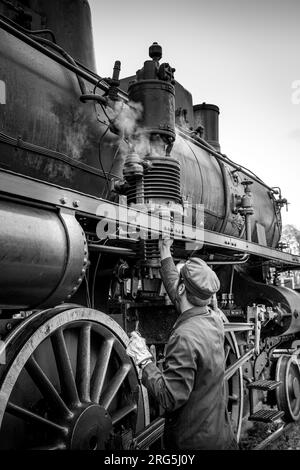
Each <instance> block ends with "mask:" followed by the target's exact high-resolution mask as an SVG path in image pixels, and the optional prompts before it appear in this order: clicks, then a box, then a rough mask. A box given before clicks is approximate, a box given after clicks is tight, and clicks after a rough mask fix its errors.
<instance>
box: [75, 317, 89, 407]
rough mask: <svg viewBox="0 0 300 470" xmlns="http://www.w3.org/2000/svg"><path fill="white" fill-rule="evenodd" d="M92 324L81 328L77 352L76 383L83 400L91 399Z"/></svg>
mask: <svg viewBox="0 0 300 470" xmlns="http://www.w3.org/2000/svg"><path fill="white" fill-rule="evenodd" d="M90 360H91V326H90V325H87V326H84V327H82V328H81V329H80V333H79V340H78V353H77V370H76V384H77V387H78V393H79V397H80V400H81V401H85V402H88V401H90V376H91V366H90Z"/></svg>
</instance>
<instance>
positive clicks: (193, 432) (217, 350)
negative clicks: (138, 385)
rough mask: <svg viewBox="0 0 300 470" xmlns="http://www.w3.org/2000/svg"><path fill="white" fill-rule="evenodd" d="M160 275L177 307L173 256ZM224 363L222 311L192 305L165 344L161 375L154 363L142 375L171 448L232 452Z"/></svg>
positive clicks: (231, 433) (163, 263)
mask: <svg viewBox="0 0 300 470" xmlns="http://www.w3.org/2000/svg"><path fill="white" fill-rule="evenodd" d="M161 276H162V279H163V282H164V285H165V288H166V291H167V292H168V295H169V297H170V299H171V300H172V302H173V303H175V294H176V286H177V282H178V278H179V276H178V272H177V269H176V267H175V265H174V262H173V260H172V258H167V259H165V260H163V261H162V269H161ZM224 365H225V357H224V327H223V322H222V320H221V318H220V316H219V315H218V313H217V312H214V311H212V310H211V309H210V308H208V307H193V308H191V309H190V310H187V311H185V312H184V313H182V314H181V315H179V317H178V319H177V321H176V323H175V325H174V327H173V330H172V332H171V335H170V338H169V341H168V344H167V345H166V349H165V360H164V363H163V367H162V371H161V370H160V369H159V368H158V367H156V365H155V364H153V363H152V364H148V365H147V366H146V367H145V368H144V370H143V374H142V382H143V384H144V385H145V386H146V387H147V389H148V391H149V392H150V393H151V394H152V395H154V397H155V398H156V399H157V400H158V402H159V403H160V404H161V406H162V407H163V408H164V409H165V411H166V414H165V417H166V422H165V435H164V439H165V448H166V449H194V450H198V449H199V450H201V449H228V448H232V445H233V442H234V436H233V432H232V430H231V426H230V424H229V420H228V415H227V412H226V407H225V400H224V387H223V380H224ZM233 447H235V446H234V445H233Z"/></svg>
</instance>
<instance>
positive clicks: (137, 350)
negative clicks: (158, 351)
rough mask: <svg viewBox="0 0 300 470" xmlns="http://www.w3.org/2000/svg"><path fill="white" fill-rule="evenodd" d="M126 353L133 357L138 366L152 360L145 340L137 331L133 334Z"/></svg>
mask: <svg viewBox="0 0 300 470" xmlns="http://www.w3.org/2000/svg"><path fill="white" fill-rule="evenodd" d="M126 352H127V354H128V356H130V357H132V359H133V360H134V362H135V364H136V365H137V366H139V365H141V364H142V363H144V362H146V361H147V360H149V359H152V354H151V352H150V351H149V349H148V348H147V346H146V341H145V339H144V338H142V337H141V336H140V335H139V333H137V332H136V331H133V332H132V333H131V336H130V340H129V343H128V346H127V348H126Z"/></svg>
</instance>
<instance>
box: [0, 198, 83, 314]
mask: <svg viewBox="0 0 300 470" xmlns="http://www.w3.org/2000/svg"><path fill="white" fill-rule="evenodd" d="M0 226H1V231H0V246H1V255H0V259H1V272H0V307H1V308H2V309H33V308H37V307H43V308H44V307H48V306H53V305H56V304H58V303H60V302H62V301H64V300H66V299H68V298H70V297H71V295H72V294H74V293H75V291H76V290H77V288H78V287H79V285H80V283H81V281H82V278H83V275H84V273H85V269H86V265H87V245H86V240H85V236H84V233H83V231H82V229H81V227H80V225H79V223H78V222H77V221H76V219H75V218H74V216H73V215H72V214H71V213H68V212H64V213H63V212H62V213H61V214H57V213H56V212H51V211H48V210H43V209H40V208H35V207H31V206H27V205H24V204H19V203H15V202H11V201H4V200H1V201H0Z"/></svg>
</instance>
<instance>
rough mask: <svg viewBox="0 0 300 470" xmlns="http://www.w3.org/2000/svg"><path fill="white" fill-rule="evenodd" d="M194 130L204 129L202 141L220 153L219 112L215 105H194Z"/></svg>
mask: <svg viewBox="0 0 300 470" xmlns="http://www.w3.org/2000/svg"><path fill="white" fill-rule="evenodd" d="M193 110H194V122H195V129H196V128H197V127H200V126H202V127H203V128H204V134H203V137H204V139H205V140H206V141H207V142H208V143H209V144H210V145H211V146H212V147H214V148H215V149H216V150H217V152H220V151H221V147H220V143H219V114H220V110H219V108H218V106H216V105H215V104H207V103H202V104H196V105H195V106H193Z"/></svg>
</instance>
